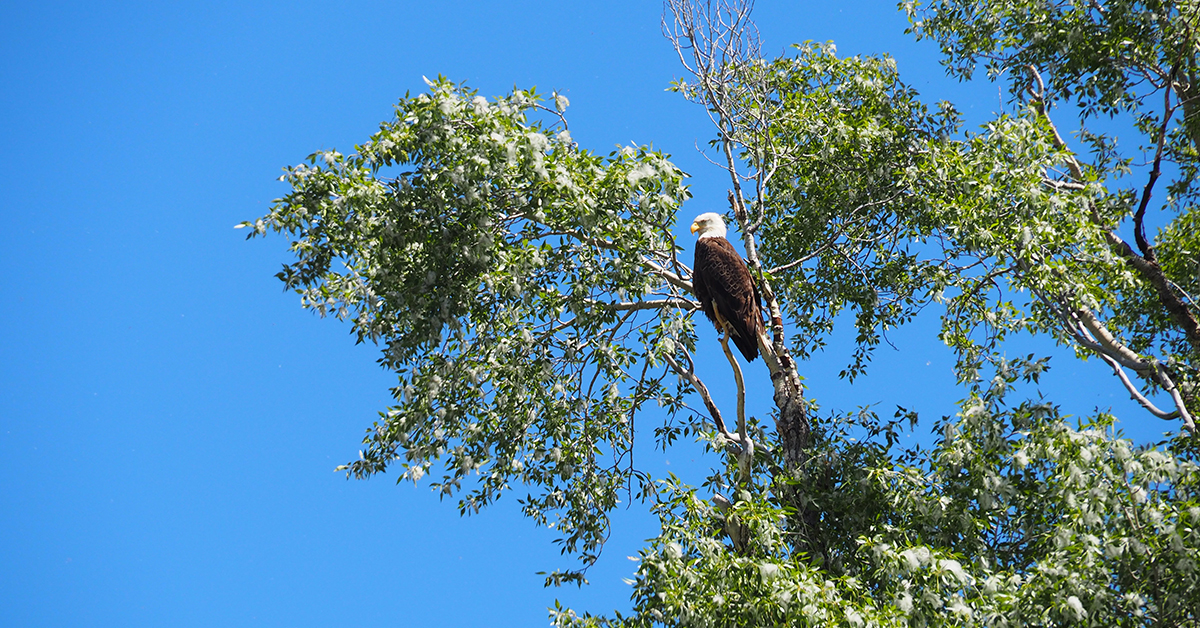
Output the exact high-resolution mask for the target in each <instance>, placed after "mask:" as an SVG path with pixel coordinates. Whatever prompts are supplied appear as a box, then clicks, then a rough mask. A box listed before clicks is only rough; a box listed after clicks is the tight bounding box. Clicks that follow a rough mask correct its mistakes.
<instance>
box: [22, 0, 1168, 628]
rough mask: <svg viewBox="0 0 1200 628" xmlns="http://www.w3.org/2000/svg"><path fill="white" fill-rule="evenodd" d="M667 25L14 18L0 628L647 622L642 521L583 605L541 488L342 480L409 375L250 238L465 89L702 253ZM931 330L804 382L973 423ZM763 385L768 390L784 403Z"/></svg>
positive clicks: (689, 476)
mask: <svg viewBox="0 0 1200 628" xmlns="http://www.w3.org/2000/svg"><path fill="white" fill-rule="evenodd" d="M660 15H661V6H660V5H659V4H658V3H657V2H654V1H648V2H622V1H609V2H602V3H593V2H589V3H577V4H576V3H562V2H532V1H529V2H506V3H479V2H454V1H450V2H408V1H393V2H382V1H365V0H364V1H359V2H341V1H333V0H328V1H326V2H305V1H299V2H297V1H291V2H244V1H239V2H220V1H208V2H203V3H200V2H176V3H162V2H144V3H134V2H87V3H82V2H80V3H75V2H53V1H43V2H37V3H33V2H23V3H18V2H8V3H3V5H2V6H0V58H2V59H4V62H3V63H0V85H3V88H0V143H2V145H3V146H6V147H7V149H6V150H8V151H9V153H8V154H9V157H8V158H7V159H6V160H5V163H4V166H3V168H0V189H3V190H4V195H3V199H2V200H0V208H2V212H3V214H2V215H3V219H4V230H3V233H4V242H3V243H4V246H3V247H2V248H0V261H2V262H3V266H4V269H5V273H4V279H3V282H2V285H3V288H4V294H5V302H6V307H4V308H2V309H0V625H3V626H13V627H25V626H30V627H32V626H64V627H65V626H72V627H76V626H121V627H135V626H166V625H170V626H216V625H221V626H331V625H335V624H346V623H349V622H355V623H364V624H370V625H434V626H460V625H493V626H518V625H520V626H525V625H544V624H545V622H546V616H547V614H546V607H547V606H550V605H552V604H553V603H554V600H555V599H556V598H558V599H561V600H562V601H563V602H564V603H565V604H569V605H570V606H572V607H574V608H576V609H577V610H580V611H584V610H586V611H592V612H599V613H604V612H608V611H611V610H612V609H614V608H615V609H626V608H628V606H629V602H628V596H629V593H630V588H629V587H628V586H627V585H626V584H624V583H623V582H622V581H621V579H622V578H625V577H630V576H631V575H632V573H633V570H634V568H635V565H634V563H632V562H629V561H628V560H626V559H625V557H626V556H629V555H632V554H636V552H637V550H638V549H639V548H640V547H642V544H643V540H644V539H646V538H648V537H651V536H653V535H654V534H655V532H656V522H655V521H654V520H653V519H651V518H650V517H648V516H647V515H646V514H645V513H644V512H643V510H641V509H639V508H638V507H637V506H635V507H633V508H631V509H629V510H622V511H619V512H617V513H616V514H615V519H616V521H615V531H614V535H613V538H612V540H611V541H610V544H609V546H608V547H607V548H606V550H605V555H604V557H603V558H602V560H601V562H600V563H599V564H598V565H596V566H595V567H594V568H593V569H592V571H591V572H590V573H589V577H590V579H591V580H592V585H590V586H588V587H585V588H583V589H575V588H573V587H572V588H570V589H544V588H543V587H542V577H541V576H538V575H537V574H536V572H538V571H550V570H553V569H555V568H561V567H570V566H573V563H571V562H568V561H566V560H564V559H562V558H560V557H559V555H558V549H557V547H556V546H555V545H553V544H552V543H551V541H552V539H553V538H554V536H555V535H554V534H553V532H552V531H548V530H544V529H537V528H534V527H533V525H532V524H531V523H529V522H528V521H526V520H524V519H522V518H521V517H520V515H519V512H518V509H517V505H516V500H515V499H514V498H515V497H517V496H519V495H520V494H523V493H522V492H521V491H520V490H519V489H518V490H516V491H513V492H512V493H509V494H508V495H506V496H505V497H504V498H503V499H502V500H501V501H500V503H499V504H497V505H496V506H495V507H493V508H492V509H490V510H488V511H486V512H484V513H482V514H480V515H477V516H473V517H470V518H465V519H464V518H460V517H459V516H458V514H457V509H456V508H454V505H453V503H451V502H445V503H439V501H438V500H437V498H436V496H435V495H433V494H432V493H431V492H430V491H428V490H427V489H426V488H424V487H417V488H414V487H413V486H412V485H410V484H405V485H401V486H396V484H395V482H394V477H393V478H387V477H379V478H375V479H373V480H370V481H353V480H346V479H345V476H344V475H343V474H339V473H335V472H334V470H333V469H334V467H335V466H336V465H338V464H340V463H343V462H346V461H348V460H350V459H353V458H355V457H357V450H358V448H359V441H360V438H361V436H362V433H363V430H364V429H365V428H366V427H367V426H369V425H370V423H371V421H372V420H373V419H374V418H375V415H376V412H377V411H378V410H380V409H382V408H383V407H385V406H386V404H387V403H388V400H389V397H388V392H387V391H388V387H389V386H390V385H391V384H392V383H393V382H394V378H393V376H391V375H389V374H388V373H386V372H384V371H382V370H381V369H379V367H378V366H377V365H376V364H375V359H376V357H377V351H376V349H375V348H374V347H371V346H366V345H361V346H355V345H354V342H353V338H352V337H351V336H350V335H349V326H348V325H347V324H343V323H339V322H337V321H335V320H322V319H319V318H317V317H315V316H314V315H312V314H310V313H309V312H307V311H304V310H302V309H301V308H300V306H299V297H297V296H296V295H294V294H290V293H285V292H283V291H282V289H281V288H282V286H281V284H280V283H279V282H278V281H277V280H276V279H275V278H274V276H273V275H274V273H275V272H277V271H278V269H279V266H280V264H281V263H283V262H284V261H287V260H288V257H287V255H286V246H287V242H286V241H285V240H284V239H283V238H280V237H268V238H266V239H257V240H254V241H250V242H246V241H245V240H244V239H243V238H244V235H245V234H244V232H242V231H235V230H234V229H233V226H234V225H235V224H236V223H238V222H241V221H243V220H247V219H253V218H256V217H258V216H261V215H263V214H264V213H266V211H267V210H268V208H269V206H270V204H271V201H272V199H274V198H276V197H279V196H281V195H283V194H284V193H285V192H286V187H285V185H284V184H283V183H280V182H278V181H276V178H277V177H278V176H279V175H280V174H281V168H282V167H283V166H285V165H289V164H296V163H299V162H300V161H301V160H302V159H303V158H304V157H305V156H306V155H308V154H309V153H311V152H314V151H317V150H321V149H338V150H340V151H342V152H344V153H348V152H351V151H353V145H354V144H355V143H359V142H362V141H365V140H366V138H367V137H368V136H369V135H370V134H371V133H372V132H374V131H375V130H376V129H377V127H378V125H379V123H380V122H381V121H384V120H387V119H390V118H391V115H392V107H393V105H394V103H395V102H396V100H397V99H398V98H399V97H401V96H403V95H404V93H405V92H409V91H411V92H412V93H414V94H415V93H417V92H420V91H423V90H424V89H425V85H424V83H423V81H422V78H421V77H422V76H423V75H425V76H430V77H433V76H435V75H437V74H444V75H446V76H448V77H449V78H451V79H453V80H465V81H467V82H468V84H469V85H471V86H472V87H474V88H476V89H478V90H479V91H480V92H481V93H482V94H485V95H499V94H503V93H506V92H508V91H509V90H511V88H512V87H513V86H514V85H516V86H520V87H530V86H537V87H538V88H539V90H544V91H547V92H548V91H549V90H559V91H560V92H562V93H563V94H565V95H566V96H567V97H568V98H569V99H570V101H571V107H570V109H569V110H568V116H569V119H570V122H571V132H572V136H573V137H574V138H575V139H576V141H578V142H579V143H580V144H581V145H582V146H583V147H584V148H588V149H591V150H595V151H598V152H602V153H607V152H609V151H610V150H612V149H613V148H614V147H615V146H617V145H627V144H630V143H637V144H653V145H654V146H655V147H656V148H658V149H661V150H664V151H666V152H668V153H671V154H672V155H673V156H674V157H673V160H674V161H675V162H676V163H677V164H678V165H679V166H680V167H681V168H683V169H684V170H685V171H687V172H689V173H691V174H692V175H693V177H694V178H693V179H692V182H691V183H692V190H693V194H694V196H695V198H694V199H693V200H692V201H690V202H689V203H688V204H687V205H685V207H684V210H683V213H682V215H681V222H682V223H683V227H682V228H681V229H680V232H681V233H682V234H684V235H685V236H686V231H685V230H686V226H687V224H688V223H690V221H691V218H692V216H694V215H695V214H699V213H701V212H703V211H710V210H717V211H723V210H724V209H725V207H724V197H725V188H726V182H725V180H723V179H722V178H721V174H722V173H721V172H719V171H718V170H717V169H715V168H714V167H712V166H710V165H708V164H707V162H706V161H705V159H704V158H703V157H702V156H701V155H700V154H698V153H697V151H696V148H695V146H696V145H703V144H704V143H705V142H706V141H707V140H708V139H709V138H710V137H711V135H712V133H711V131H710V129H709V127H708V121H707V118H706V116H705V115H704V112H703V111H702V110H701V109H700V108H699V107H698V106H695V105H691V104H689V103H687V102H685V101H683V100H682V99H681V98H680V97H678V96H677V95H675V94H671V93H668V92H666V91H664V90H665V88H666V87H667V86H668V83H669V82H670V81H671V80H672V79H673V78H676V77H677V76H678V75H679V74H680V68H679V66H678V61H677V59H676V57H675V55H674V51H673V50H672V49H671V46H670V44H669V42H668V41H667V40H666V39H664V38H663V37H662V35H661V31H660V27H659V21H660ZM755 17H756V19H757V21H758V24H759V26H760V28H761V30H762V36H763V40H764V52H765V53H766V54H767V55H769V56H774V55H776V54H779V53H782V52H783V51H784V49H785V47H786V46H787V45H788V44H790V43H793V42H798V41H804V40H818V41H825V40H833V41H835V43H836V44H837V47H838V50H839V52H840V53H841V54H843V55H852V54H878V53H884V52H887V53H890V54H892V55H893V56H894V57H895V58H896V59H897V61H898V64H899V69H900V71H901V74H902V76H903V77H905V79H906V80H907V81H908V82H909V83H910V84H911V85H913V86H914V87H916V88H917V89H918V90H919V91H921V92H922V94H923V96H924V97H925V98H926V99H927V100H928V101H929V102H933V101H935V100H939V99H949V100H952V101H954V102H955V103H956V104H957V105H958V106H959V108H960V109H961V110H962V111H963V112H964V113H965V114H966V116H967V119H968V120H969V121H972V122H979V121H982V120H983V119H984V118H985V116H987V115H989V114H990V113H991V112H993V111H996V110H998V109H999V108H1000V107H1001V106H1002V103H1001V102H1000V100H999V98H998V95H997V90H996V87H995V86H991V85H987V84H980V85H971V86H962V85H959V84H957V83H955V82H953V81H950V80H948V79H946V78H945V77H944V75H943V74H942V71H941V69H940V67H939V66H938V65H937V61H936V60H937V51H936V49H935V47H934V46H933V45H932V44H929V43H927V42H922V43H917V42H915V41H913V39H912V37H911V36H908V35H905V34H904V32H903V31H904V28H905V26H906V20H905V18H904V16H903V15H902V14H901V13H899V12H897V11H896V9H895V5H894V4H892V3H890V2H841V3H803V2H800V3H797V2H786V3H785V2H772V1H768V0H760V2H759V3H758V6H757V8H756V13H755ZM680 241H681V242H683V243H684V244H685V247H686V249H687V252H685V257H686V256H690V254H691V253H690V250H691V240H690V238H687V237H683V238H681V240H680ZM933 325H934V323H933V322H932V319H927V320H925V321H923V322H919V323H917V324H915V325H913V326H912V327H910V328H906V329H902V330H900V331H899V332H898V333H896V334H893V335H892V336H891V338H892V340H893V342H894V343H895V344H896V346H897V349H898V350H892V349H890V348H886V347H885V348H884V349H882V350H881V351H880V354H879V356H878V358H877V360H876V364H875V366H874V367H873V371H872V373H871V375H870V376H869V377H868V378H866V379H865V380H860V381H859V382H857V383H856V384H855V385H854V386H850V385H849V384H847V383H846V382H839V381H837V379H836V373H837V372H838V371H839V370H840V369H841V368H842V366H843V365H844V364H845V363H846V360H848V355H849V354H848V349H847V347H848V345H847V344H846V341H845V339H844V338H843V339H835V341H834V342H833V343H832V344H831V346H830V349H829V350H828V351H826V352H825V353H824V354H822V355H819V356H817V357H816V358H814V360H812V361H810V362H808V363H805V364H802V365H801V372H802V373H803V374H804V375H805V376H806V377H808V383H809V385H810V394H811V395H813V396H814V397H816V398H817V399H818V401H819V402H820V403H821V405H822V406H823V407H824V408H826V409H830V410H851V409H853V408H855V407H857V406H859V405H863V404H870V403H875V404H879V409H880V412H881V413H882V414H890V413H891V411H892V409H893V408H894V406H895V405H897V404H899V405H903V406H905V407H908V408H913V409H918V410H921V411H922V416H923V417H924V419H925V420H926V421H927V422H929V423H931V422H932V420H933V419H935V418H936V417H938V416H941V415H942V414H948V413H952V412H954V406H953V402H954V401H955V400H957V399H958V398H959V397H961V396H962V392H961V390H960V389H957V388H955V387H954V386H953V374H952V372H951V368H950V367H951V358H950V355H949V352H948V351H946V349H945V348H944V347H942V346H941V345H940V344H938V342H937V340H936V338H935V337H934V336H933V334H932V331H931V330H932V329H933ZM703 329H707V327H703V326H702V330H703ZM702 333H703V332H702ZM707 346H708V348H709V350H710V353H709V355H710V356H715V357H717V358H722V356H720V354H719V349H716V347H717V345H716V343H715V342H712V341H711V339H709V341H708V345H707ZM1018 349H1019V350H1016V351H1014V353H1024V352H1026V351H1027V350H1034V349H1038V350H1041V351H1043V352H1045V351H1049V350H1050V349H1049V347H1048V345H1047V344H1046V343H1045V342H1044V341H1042V342H1040V343H1026V344H1025V345H1022V346H1021V347H1019V348H1018ZM721 363H722V364H723V358H722V359H721ZM1052 364H1053V366H1054V369H1053V370H1052V371H1051V373H1050V375H1049V376H1048V377H1047V379H1046V380H1045V385H1044V386H1043V390H1044V391H1045V392H1046V394H1047V395H1048V396H1049V397H1050V398H1052V399H1053V400H1055V401H1058V402H1060V403H1062V404H1063V406H1064V408H1065V410H1066V411H1067V412H1069V413H1072V414H1087V413H1089V412H1091V411H1092V409H1093V408H1095V407H1097V406H1099V407H1104V408H1107V407H1110V406H1111V407H1113V408H1115V409H1116V410H1117V411H1118V412H1119V413H1121V415H1122V416H1125V417H1126V423H1124V424H1123V425H1125V427H1126V429H1127V430H1128V431H1129V432H1130V433H1132V434H1134V435H1135V436H1137V437H1138V438H1139V439H1141V440H1143V441H1145V440H1149V439H1153V438H1155V437H1156V436H1157V435H1158V434H1159V433H1160V432H1161V431H1162V429H1163V427H1164V425H1165V424H1162V423H1157V422H1155V421H1154V420H1152V419H1150V418H1149V416H1148V415H1146V414H1145V413H1141V412H1139V411H1137V410H1135V409H1132V408H1131V406H1130V405H1129V403H1128V400H1127V399H1126V398H1125V395H1124V394H1123V392H1122V391H1121V390H1120V388H1119V386H1118V384H1117V382H1116V380H1115V379H1114V378H1112V377H1111V375H1109V374H1107V373H1106V370H1105V368H1103V367H1102V365H1099V364H1080V363H1078V362H1076V361H1074V360H1071V359H1068V358H1066V357H1065V356H1060V357H1058V358H1056V360H1055V362H1053V363H1052ZM764 375H765V374H764V373H759V372H753V371H752V372H751V373H750V375H748V376H749V377H752V378H757V380H758V382H757V384H755V385H756V386H757V391H758V392H759V398H760V404H762V401H763V400H765V399H766V396H767V393H766V391H767V390H768V389H769V385H768V382H767V381H766V378H765V377H764ZM711 384H712V382H710V385H711ZM754 391H755V389H753V388H752V394H753V393H754ZM1026 391H1027V392H1031V393H1032V391H1030V390H1028V389H1026ZM717 394H718V397H722V396H723V397H724V398H725V400H726V403H728V402H729V401H731V399H732V393H731V391H729V390H728V388H724V389H720V388H718V390H717ZM759 407H760V408H764V409H765V407H766V406H765V405H760V406H759ZM648 436H649V435H647V437H645V438H642V440H641V443H640V444H639V460H642V461H647V462H646V464H647V465H648V467H649V468H651V469H652V470H655V471H664V470H671V471H674V472H676V473H679V474H681V475H682V476H683V477H684V478H685V479H686V480H690V481H692V482H694V483H699V482H700V481H701V480H702V478H703V477H704V475H705V471H706V470H707V468H708V465H709V464H715V462H716V461H715V459H714V460H705V459H699V458H698V457H697V456H696V449H695V448H694V447H693V448H689V447H683V448H681V449H680V450H678V451H672V452H668V453H666V454H663V453H661V452H654V451H653V449H652V448H651V446H650V444H649V438H648ZM643 445H644V448H643Z"/></svg>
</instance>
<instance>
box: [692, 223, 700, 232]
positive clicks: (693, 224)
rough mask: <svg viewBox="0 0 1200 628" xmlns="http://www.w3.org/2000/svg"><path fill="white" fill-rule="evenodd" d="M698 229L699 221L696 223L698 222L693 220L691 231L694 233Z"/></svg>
mask: <svg viewBox="0 0 1200 628" xmlns="http://www.w3.org/2000/svg"><path fill="white" fill-rule="evenodd" d="M699 230H700V223H698V222H693V223H692V233H696V232H697V231H699Z"/></svg>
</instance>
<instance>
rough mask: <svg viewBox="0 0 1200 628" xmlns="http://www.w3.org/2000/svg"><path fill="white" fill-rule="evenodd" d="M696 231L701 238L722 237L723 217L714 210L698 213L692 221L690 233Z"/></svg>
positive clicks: (723, 230) (723, 229)
mask: <svg viewBox="0 0 1200 628" xmlns="http://www.w3.org/2000/svg"><path fill="white" fill-rule="evenodd" d="M696 232H699V233H700V236H699V237H701V238H724V237H725V233H726V231H725V219H724V218H722V217H721V214H718V213H716V212H708V213H706V214H700V215H699V216H696V219H695V220H693V221H692V233H696Z"/></svg>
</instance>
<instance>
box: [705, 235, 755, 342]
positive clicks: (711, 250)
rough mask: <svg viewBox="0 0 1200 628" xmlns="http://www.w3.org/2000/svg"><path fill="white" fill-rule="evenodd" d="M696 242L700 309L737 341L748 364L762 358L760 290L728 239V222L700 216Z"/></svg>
mask: <svg viewBox="0 0 1200 628" xmlns="http://www.w3.org/2000/svg"><path fill="white" fill-rule="evenodd" d="M696 232H699V234H700V236H699V238H698V239H697V240H696V261H695V266H694V269H693V270H692V287H693V288H694V289H695V291H696V297H697V298H699V299H700V307H701V308H703V309H704V314H705V315H706V316H708V320H710V321H712V322H713V325H716V327H717V331H719V332H721V333H723V334H728V336H729V337H730V338H732V339H733V344H735V345H737V348H738V350H739V351H741V352H742V355H743V356H745V357H746V361H747V362H753V361H754V359H755V358H757V357H758V336H759V335H760V334H762V333H763V320H762V310H761V309H760V308H759V304H758V288H757V287H756V286H755V285H754V280H753V279H752V278H751V277H750V270H749V269H748V268H746V262H744V261H742V256H741V255H738V252H737V251H735V250H734V248H733V245H732V244H730V243H729V240H726V239H725V221H724V220H723V219H722V218H721V215H720V214H715V213H712V212H709V213H707V214H700V215H699V216H696V220H695V222H693V223H692V233H696Z"/></svg>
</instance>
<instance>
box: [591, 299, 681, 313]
mask: <svg viewBox="0 0 1200 628" xmlns="http://www.w3.org/2000/svg"><path fill="white" fill-rule="evenodd" d="M589 303H590V304H591V305H594V306H596V307H602V308H604V309H607V310H612V311H615V312H625V311H630V310H635V311H641V310H665V309H680V310H687V311H689V312H691V311H695V310H698V309H700V304H699V303H696V302H695V301H692V300H690V299H681V298H674V297H673V298H669V299H658V300H654V301H631V302H622V303H608V302H604V301H591V300H589Z"/></svg>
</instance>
